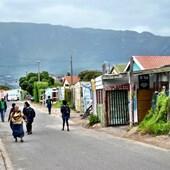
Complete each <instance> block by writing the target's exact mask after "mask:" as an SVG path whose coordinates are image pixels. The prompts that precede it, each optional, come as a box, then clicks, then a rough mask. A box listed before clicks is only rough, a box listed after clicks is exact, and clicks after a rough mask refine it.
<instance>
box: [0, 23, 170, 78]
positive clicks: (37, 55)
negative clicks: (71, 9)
mask: <svg viewBox="0 0 170 170" xmlns="http://www.w3.org/2000/svg"><path fill="white" fill-rule="evenodd" d="M132 55H170V37H165V36H158V35H154V34H152V33H149V32H142V33H138V32H135V31H115V30H102V29H92V28H71V27H67V26H59V25H49V24H34V23H2V22H1V23H0V76H1V77H2V76H4V75H6V76H12V77H16V78H17V77H19V76H21V75H24V74H26V72H30V71H37V67H38V64H37V61H40V63H41V66H40V69H41V70H47V71H49V72H51V73H53V74H65V73H67V72H69V71H70V57H71V56H72V58H73V71H74V73H78V72H79V71H81V70H85V69H101V65H102V64H103V62H105V61H107V62H109V63H110V64H117V63H127V61H128V60H129V58H130V56H132Z"/></svg>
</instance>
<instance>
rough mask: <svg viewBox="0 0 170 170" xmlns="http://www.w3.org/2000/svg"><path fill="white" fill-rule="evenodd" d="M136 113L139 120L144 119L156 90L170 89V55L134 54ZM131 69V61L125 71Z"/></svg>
mask: <svg viewBox="0 0 170 170" xmlns="http://www.w3.org/2000/svg"><path fill="white" fill-rule="evenodd" d="M132 61H133V62H132V63H133V86H134V92H133V93H134V96H133V99H134V103H135V108H136V111H135V115H136V117H137V122H140V121H142V120H143V118H144V117H145V115H146V114H147V113H148V110H149V109H150V108H151V105H152V98H153V95H154V92H155V91H161V90H162V88H163V87H165V88H166V91H169V89H170V88H169V87H170V86H169V82H170V81H169V80H170V78H169V71H170V70H168V66H169V65H170V56H132ZM129 69H130V62H129V63H128V64H127V66H126V68H125V70H124V71H125V72H128V71H129Z"/></svg>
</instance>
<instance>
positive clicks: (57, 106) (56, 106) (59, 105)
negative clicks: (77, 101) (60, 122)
mask: <svg viewBox="0 0 170 170" xmlns="http://www.w3.org/2000/svg"><path fill="white" fill-rule="evenodd" d="M61 105H62V101H57V102H56V103H54V104H53V107H54V108H60V107H61Z"/></svg>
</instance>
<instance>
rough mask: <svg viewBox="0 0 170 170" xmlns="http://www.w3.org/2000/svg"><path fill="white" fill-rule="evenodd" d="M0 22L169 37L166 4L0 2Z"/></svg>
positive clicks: (138, 0)
mask: <svg viewBox="0 0 170 170" xmlns="http://www.w3.org/2000/svg"><path fill="white" fill-rule="evenodd" d="M0 22H31V23H49V24H53V25H66V26H71V27H76V28H77V27H78V28H81V27H90V28H101V29H112V30H134V31H138V32H143V31H149V32H152V33H154V34H157V35H164V36H170V0H0Z"/></svg>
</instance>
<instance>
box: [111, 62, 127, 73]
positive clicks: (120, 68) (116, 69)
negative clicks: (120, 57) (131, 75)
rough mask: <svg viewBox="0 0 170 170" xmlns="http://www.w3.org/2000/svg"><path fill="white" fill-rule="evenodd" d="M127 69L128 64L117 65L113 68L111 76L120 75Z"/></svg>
mask: <svg viewBox="0 0 170 170" xmlns="http://www.w3.org/2000/svg"><path fill="white" fill-rule="evenodd" d="M125 68H126V64H116V65H114V66H113V67H112V69H111V71H110V74H120V73H123V72H124V70H125Z"/></svg>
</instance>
